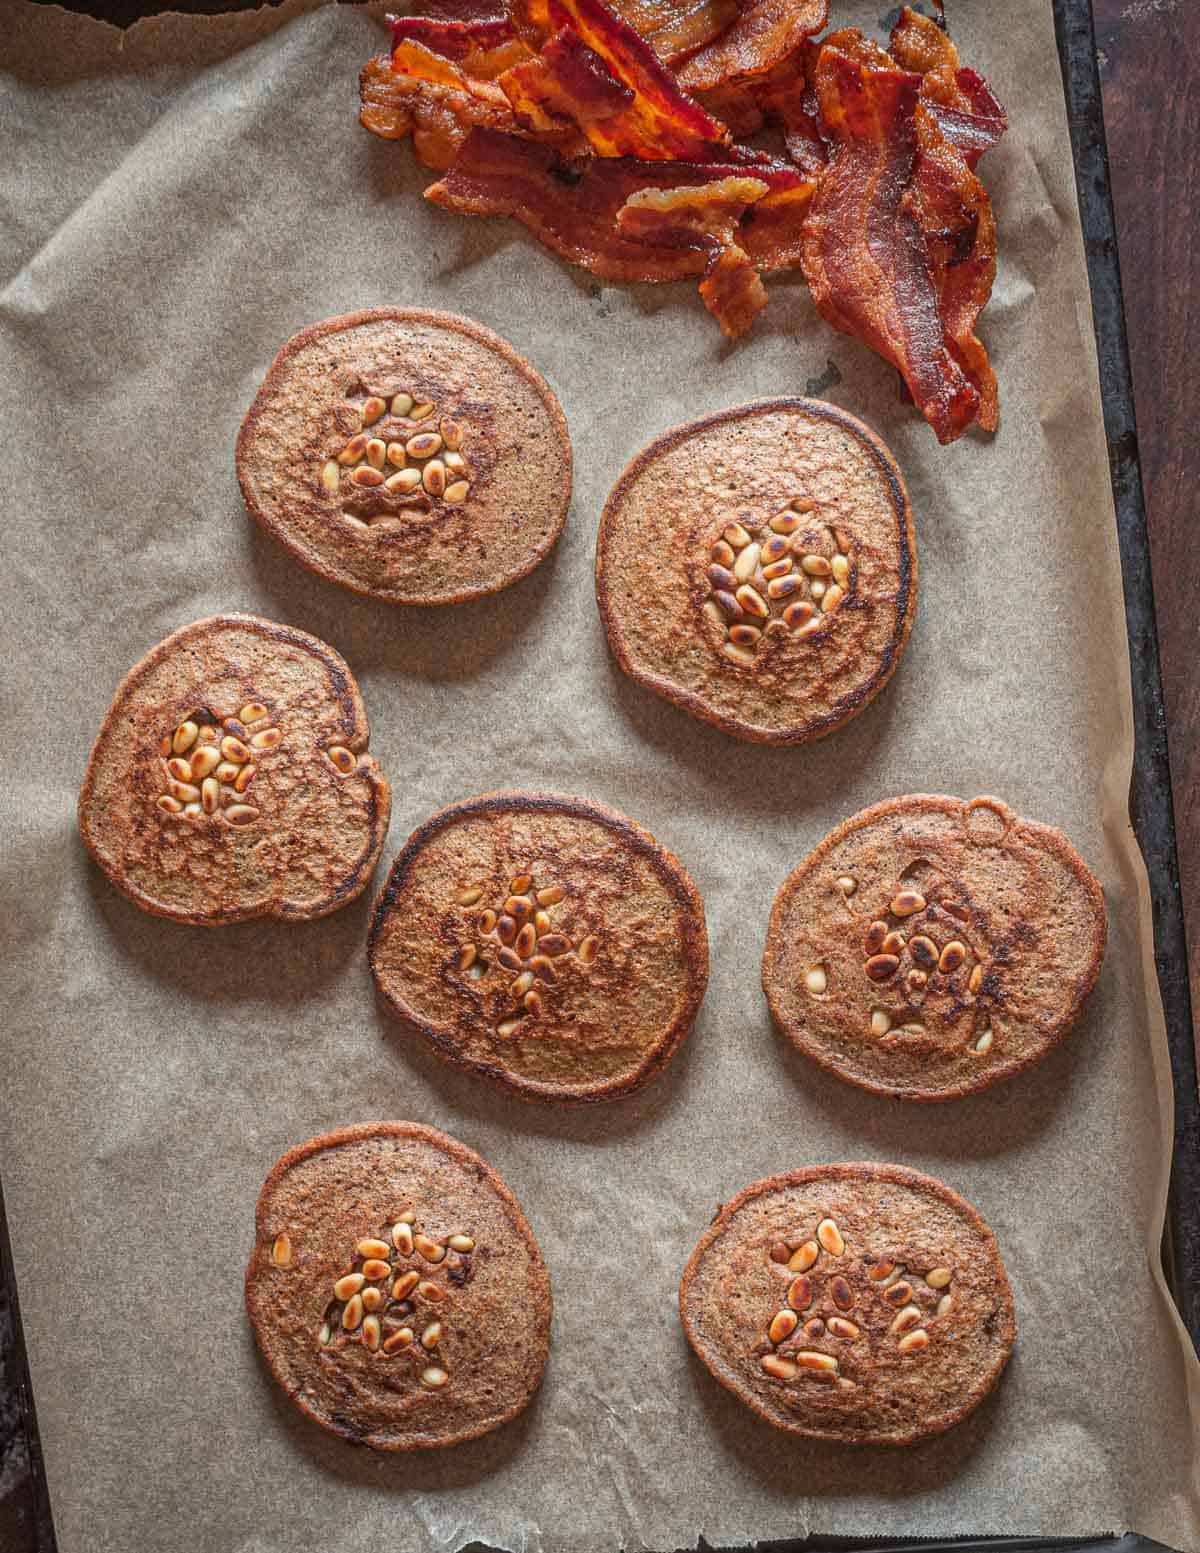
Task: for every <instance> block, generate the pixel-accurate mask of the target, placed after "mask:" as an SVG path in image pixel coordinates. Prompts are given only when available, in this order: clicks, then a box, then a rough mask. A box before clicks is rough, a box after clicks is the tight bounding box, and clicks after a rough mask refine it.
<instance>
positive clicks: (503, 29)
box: [388, 16, 532, 81]
mask: <svg viewBox="0 0 1200 1553" xmlns="http://www.w3.org/2000/svg"><path fill="white" fill-rule="evenodd" d="M388 25H389V26H390V27H391V29H392V43H393V47H398V46H399V45H401V44H404V43H419V44H421V45H422V46H423V47H425V48H426V49H428V50H429V51H430V53H432V54H436V55H439V56H440V57H441V58H443V59H449V60H453V61H454V63H455V64H456V65H458V66H459V68H460V69H461V70H462V71H463V73H464V74H465V75H467V76H471V77H473V78H474V79H476V80H480V81H494V80H495V79H496V77H497V76H499V75H501V74H502V73H503V72H504V71H505V70H508V69H510V68H511V67H512V66H513V65H516V64H519V63H520V62H521V60H523V59H528V58H529V56H530V53H531V52H532V51H531V50H530V48H529V45H528V44H527V43H524V42H522V40H521V39H520V38H518V37H517V34H516V32H515V30H514V28H513V24H512V21H511V19H510V18H508V17H506V16H497V17H492V18H490V19H488V20H484V21H478V22H455V21H440V20H438V19H436V18H434V17H430V16H389V17H388Z"/></svg>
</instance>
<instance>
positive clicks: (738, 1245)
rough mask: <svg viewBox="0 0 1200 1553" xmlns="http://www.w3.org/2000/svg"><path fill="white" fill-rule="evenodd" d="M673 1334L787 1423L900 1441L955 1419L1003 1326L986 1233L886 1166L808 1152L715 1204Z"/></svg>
mask: <svg viewBox="0 0 1200 1553" xmlns="http://www.w3.org/2000/svg"><path fill="white" fill-rule="evenodd" d="M679 1310H680V1316H681V1318H682V1320H683V1327H684V1331H685V1332H686V1333H687V1339H688V1342H689V1343H691V1345H692V1347H693V1348H694V1349H695V1351H696V1354H697V1355H698V1357H699V1358H700V1359H701V1360H702V1361H703V1363H704V1364H705V1365H706V1366H707V1367H708V1369H709V1370H710V1371H711V1372H712V1374H713V1375H714V1376H715V1377H716V1379H717V1380H719V1381H720V1383H721V1384H722V1385H723V1386H726V1387H728V1389H729V1390H730V1391H732V1392H733V1393H734V1395H735V1396H736V1397H738V1399H739V1400H740V1401H742V1402H744V1403H745V1404H746V1405H747V1407H750V1408H752V1409H753V1410H754V1411H755V1412H756V1413H757V1414H758V1415H759V1417H761V1418H765V1419H766V1420H767V1422H768V1423H771V1424H774V1425H775V1426H776V1428H778V1429H786V1430H787V1431H788V1432H789V1433H792V1434H801V1435H808V1436H810V1437H811V1438H814V1439H820V1440H841V1441H846V1442H848V1443H851V1444H878V1445H911V1444H912V1443H913V1442H914V1441H917V1440H920V1439H924V1438H925V1437H926V1436H927V1435H931V1434H939V1433H941V1432H942V1431H943V1430H945V1429H949V1428H950V1427H951V1426H952V1425H954V1424H956V1423H958V1422H959V1421H960V1420H961V1419H962V1418H964V1417H965V1416H966V1415H967V1414H968V1413H969V1412H971V1410H972V1409H973V1408H975V1407H977V1406H978V1405H979V1403H980V1402H981V1401H982V1400H983V1398H984V1397H985V1396H986V1395H987V1394H988V1392H989V1391H991V1389H992V1387H993V1386H994V1385H995V1384H996V1382H997V1381H998V1380H999V1378H1000V1374H1001V1371H1002V1370H1003V1369H1004V1366H1005V1364H1006V1363H1007V1362H1008V1357H1009V1354H1010V1353H1011V1351H1012V1346H1013V1343H1014V1341H1015V1340H1016V1320H1015V1317H1014V1313H1013V1299H1012V1291H1011V1289H1010V1288H1009V1284H1008V1277H1007V1275H1006V1274H1005V1271H1004V1266H1003V1263H1002V1262H1001V1260H1000V1253H999V1249H998V1248H997V1245H996V1239H995V1236H994V1235H993V1234H992V1232H991V1230H989V1229H988V1227H987V1225H986V1224H985V1223H984V1222H983V1220H982V1219H981V1218H980V1217H979V1215H978V1213H976V1211H975V1209H974V1208H972V1207H971V1205H970V1203H968V1202H966V1201H964V1199H963V1198H961V1197H960V1196H959V1195H958V1193H957V1192H954V1191H951V1189H950V1188H949V1187H948V1186H943V1185H942V1183H941V1182H940V1181H935V1180H934V1179H933V1178H932V1177H931V1176H925V1175H920V1174H919V1173H918V1172H917V1171H915V1170H908V1169H905V1168H904V1167H903V1166H901V1165H874V1164H848V1165H817V1166H814V1167H812V1168H811V1169H806V1170H793V1171H790V1172H789V1173H787V1174H785V1175H775V1176H770V1177H769V1178H768V1179H767V1180H765V1181H756V1182H755V1183H754V1185H753V1186H748V1187H747V1188H746V1190H745V1191H744V1192H740V1193H739V1194H738V1196H737V1197H735V1198H734V1199H733V1201H732V1202H730V1203H727V1204H726V1205H725V1206H724V1207H723V1208H721V1209H720V1211H719V1212H718V1214H717V1217H716V1219H715V1220H714V1222H713V1224H712V1226H711V1228H710V1229H709V1230H708V1231H707V1232H706V1233H705V1235H704V1237H703V1239H702V1240H701V1241H700V1244H699V1245H698V1246H697V1247H696V1249H695V1251H694V1252H693V1253H692V1256H691V1259H690V1261H689V1262H688V1264H687V1267H686V1269H685V1271H684V1274H683V1281H682V1283H681V1284H680V1287H679Z"/></svg>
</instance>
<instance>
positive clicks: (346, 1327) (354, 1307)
mask: <svg viewBox="0 0 1200 1553" xmlns="http://www.w3.org/2000/svg"><path fill="white" fill-rule="evenodd" d="M362 1318H363V1304H362V1296H361V1295H359V1294H352V1295H351V1296H350V1298H349V1299H348V1300H347V1301H346V1308H345V1310H343V1311H342V1330H343V1331H345V1332H355V1331H357V1330H358V1327H359V1325H360V1323H361V1322H362Z"/></svg>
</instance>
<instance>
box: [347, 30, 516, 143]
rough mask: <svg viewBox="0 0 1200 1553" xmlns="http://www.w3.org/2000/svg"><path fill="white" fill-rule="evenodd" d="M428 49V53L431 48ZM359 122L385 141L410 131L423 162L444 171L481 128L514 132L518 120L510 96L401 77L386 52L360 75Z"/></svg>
mask: <svg viewBox="0 0 1200 1553" xmlns="http://www.w3.org/2000/svg"><path fill="white" fill-rule="evenodd" d="M426 52H428V51H426ZM359 93H360V96H361V99H362V107H361V110H360V112H359V122H360V123H361V124H362V126H363V128H364V129H368V130H370V131H371V133H372V134H373V135H378V136H379V137H380V138H381V139H382V140H402V139H403V138H404V136H405V135H407V134H410V133H411V135H412V138H413V151H414V152H415V153H416V156H417V159H418V161H421V162H423V163H424V164H425V166H426V167H431V168H433V170H434V171H435V172H442V171H444V169H445V168H447V167H449V166H450V164H451V163H452V162H453V161H454V159H455V157H456V156H457V155H458V151H459V147H460V146H461V145H462V143H463V141H464V140H465V139H466V138H467V136H468V134H469V133H470V131H471V130H472V129H473V128H475V127H481V128H487V129H490V130H495V131H505V132H508V133H512V132H514V131H516V129H517V122H516V120H515V119H514V117H513V112H512V109H511V108H510V107H509V104H508V99H507V98H506V97H505V96H504V95H503V93H501V94H500V101H499V102H495V101H492V100H489V99H485V98H483V97H481V96H479V95H477V94H476V93H474V92H472V91H469V90H467V88H466V86H465V85H463V86H459V85H451V84H446V82H444V81H436V82H434V81H429V80H424V79H422V78H421V77H419V76H416V75H400V74H397V72H396V71H395V70H393V69H392V62H391V60H390V59H389V58H388V57H387V56H386V55H381V56H379V57H378V58H376V59H371V60H368V61H367V63H366V64H365V65H364V66H363V68H362V73H361V74H360V76H359Z"/></svg>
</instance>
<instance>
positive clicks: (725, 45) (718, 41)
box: [676, 0, 829, 92]
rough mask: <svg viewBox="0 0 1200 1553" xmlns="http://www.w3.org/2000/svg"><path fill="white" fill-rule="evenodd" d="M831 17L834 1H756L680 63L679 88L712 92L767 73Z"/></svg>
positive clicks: (752, 0)
mask: <svg viewBox="0 0 1200 1553" xmlns="http://www.w3.org/2000/svg"><path fill="white" fill-rule="evenodd" d="M828 16H829V0H751V3H750V4H749V5H747V6H746V8H745V10H743V11H742V12H741V14H740V15H739V16H738V17H737V19H736V21H734V22H732V23H731V24H730V26H728V27H727V28H726V29H725V31H724V32H723V33H722V34H721V35H720V37H718V38H715V39H714V40H713V41H712V42H711V43H707V44H705V45H704V47H703V48H700V49H697V50H696V52H695V53H693V54H692V55H691V56H690V57H689V58H688V59H686V60H685V61H683V62H682V63H681V64H680V65H679V67H678V69H677V71H676V75H677V77H678V80H679V84H680V85H681V86H683V87H686V89H687V90H688V91H689V92H699V91H711V90H712V89H713V88H714V87H718V86H723V85H726V84H727V83H728V82H730V81H732V80H736V79H737V78H738V77H739V76H755V75H762V74H763V73H764V72H765V71H767V70H770V69H771V68H772V66H774V65H777V64H779V62H780V61H781V60H782V59H785V58H786V57H787V56H788V55H789V54H791V53H792V52H793V51H794V50H795V49H798V48H799V47H800V46H801V44H803V42H804V41H805V39H806V38H810V37H811V36H812V35H813V34H814V33H817V32H820V30H821V28H822V27H824V25H825V22H826V20H827V19H828Z"/></svg>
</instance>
